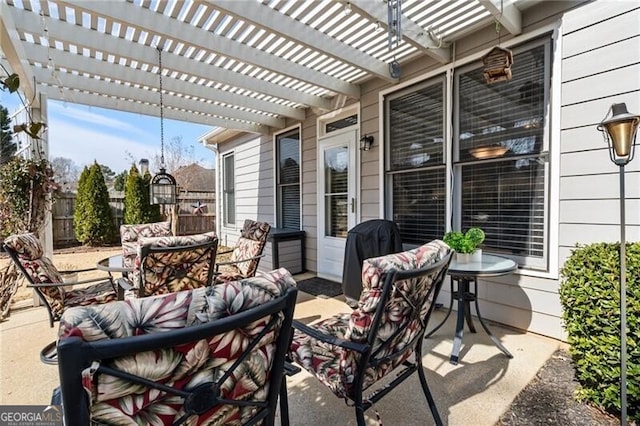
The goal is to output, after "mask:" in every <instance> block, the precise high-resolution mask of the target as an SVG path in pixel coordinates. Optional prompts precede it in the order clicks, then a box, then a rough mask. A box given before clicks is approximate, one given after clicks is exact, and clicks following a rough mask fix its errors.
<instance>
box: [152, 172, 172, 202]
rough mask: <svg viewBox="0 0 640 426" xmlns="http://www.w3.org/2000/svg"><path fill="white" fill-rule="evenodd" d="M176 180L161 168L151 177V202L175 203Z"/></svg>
mask: <svg viewBox="0 0 640 426" xmlns="http://www.w3.org/2000/svg"><path fill="white" fill-rule="evenodd" d="M175 203H176V180H175V178H174V177H173V176H171V175H170V174H169V173H167V172H166V171H165V169H164V167H163V168H161V169H160V173H158V174H156V175H155V176H154V177H153V179H151V204H175Z"/></svg>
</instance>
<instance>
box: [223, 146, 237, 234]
mask: <svg viewBox="0 0 640 426" xmlns="http://www.w3.org/2000/svg"><path fill="white" fill-rule="evenodd" d="M222 167H223V169H224V170H223V180H224V181H223V182H222V191H223V196H224V199H223V203H224V209H223V215H224V217H223V220H224V223H225V225H235V223H236V197H235V176H234V173H235V171H234V170H235V160H234V155H233V154H227V155H225V156H224V157H223V161H222Z"/></svg>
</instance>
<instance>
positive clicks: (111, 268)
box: [96, 254, 133, 300]
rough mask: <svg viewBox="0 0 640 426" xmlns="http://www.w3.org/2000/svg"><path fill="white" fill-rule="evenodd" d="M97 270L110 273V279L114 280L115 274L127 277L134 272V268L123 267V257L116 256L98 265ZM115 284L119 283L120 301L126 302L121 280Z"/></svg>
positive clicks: (100, 261) (101, 261) (99, 262)
mask: <svg viewBox="0 0 640 426" xmlns="http://www.w3.org/2000/svg"><path fill="white" fill-rule="evenodd" d="M96 268H97V269H99V270H101V271H106V272H108V273H109V277H110V278H111V280H112V281H114V280H113V276H112V275H111V274H112V273H114V272H117V273H120V274H122V276H123V277H126V276H127V274H129V273H130V272H133V268H129V267H125V266H123V265H122V255H121V254H115V255H113V256H109V257H105V258H104V259H101V260H99V261H98V263H96ZM114 282H116V283H118V300H124V289H123V288H122V287H121V286H120V285H119V284H120V280H115V281H114Z"/></svg>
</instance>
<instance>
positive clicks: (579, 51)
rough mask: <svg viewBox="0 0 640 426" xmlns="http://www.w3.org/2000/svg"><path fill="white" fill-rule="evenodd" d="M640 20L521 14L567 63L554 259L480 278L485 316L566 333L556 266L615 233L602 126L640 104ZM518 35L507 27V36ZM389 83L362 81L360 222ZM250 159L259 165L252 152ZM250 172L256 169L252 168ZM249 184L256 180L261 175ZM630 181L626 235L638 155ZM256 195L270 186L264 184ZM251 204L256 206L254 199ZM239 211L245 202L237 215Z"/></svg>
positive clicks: (414, 68)
mask: <svg viewBox="0 0 640 426" xmlns="http://www.w3.org/2000/svg"><path fill="white" fill-rule="evenodd" d="M638 22H640V5H638V3H637V2H610V1H594V2H579V1H578V2H576V1H557V2H544V3H541V4H540V5H537V6H535V7H533V8H531V9H528V10H526V11H524V12H523V33H522V35H521V36H518V37H519V38H520V39H521V40H523V41H526V40H528V39H530V38H531V37H532V34H533V32H537V33H538V34H539V35H541V34H542V33H541V31H542V30H543V29H545V28H546V29H548V30H549V31H552V30H553V29H557V30H558V34H559V35H560V36H559V39H557V40H554V42H553V43H552V57H553V60H554V61H556V65H557V61H561V62H560V64H559V66H554V67H553V69H554V71H557V70H561V71H560V72H556V75H554V76H552V93H551V99H552V101H551V102H552V108H551V110H552V111H551V115H550V122H551V140H550V144H551V152H550V154H551V167H550V169H551V172H550V173H551V175H550V176H551V179H552V182H551V185H552V187H554V188H555V189H554V191H553V192H551V193H552V194H553V199H552V200H551V202H552V204H553V205H555V206H556V207H555V208H554V209H552V210H551V213H553V216H552V217H550V218H549V226H550V228H549V232H550V233H551V239H550V241H552V242H554V245H553V246H552V247H551V248H550V250H549V253H550V256H551V259H550V265H552V267H551V270H549V271H548V272H546V273H540V272H535V271H527V270H520V271H518V272H516V273H515V274H512V275H510V276H506V277H499V278H492V279H487V280H481V281H480V282H479V285H478V296H479V303H480V304H481V305H482V308H481V309H482V313H483V316H484V317H486V318H488V319H491V320H494V321H497V322H500V323H503V324H507V325H510V326H513V327H516V328H519V329H523V330H528V331H532V332H536V333H540V334H543V335H547V336H551V337H555V338H559V339H564V338H565V333H564V330H563V329H562V322H561V315H562V309H561V306H560V301H559V296H558V288H559V285H560V278H559V269H560V267H561V266H562V264H563V263H564V261H565V260H566V258H567V257H568V256H569V255H570V253H571V249H572V248H573V247H575V245H576V244H587V243H592V242H598V241H609V242H615V241H618V240H619V201H618V196H619V193H618V190H619V189H618V174H617V172H618V170H617V167H615V166H614V165H613V164H612V163H611V162H610V161H609V157H608V152H607V147H606V144H605V143H604V142H603V139H602V136H601V134H600V133H599V132H598V131H597V130H596V126H597V124H598V123H599V122H600V121H601V120H602V119H603V117H604V116H605V114H606V112H607V111H608V109H609V107H610V105H611V104H612V103H616V102H626V103H627V106H628V108H629V110H630V111H632V112H636V113H637V112H638V111H640V29H639V27H638ZM512 38H513V37H511V36H510V35H507V34H503V37H502V40H503V42H506V41H508V40H510V39H512ZM495 43H496V34H495V28H494V27H492V26H490V27H486V28H483V29H480V30H478V31H476V32H474V33H473V34H470V35H469V36H468V37H466V38H464V39H462V40H460V41H458V42H456V45H455V56H454V58H455V61H456V63H463V62H464V61H465V58H468V57H469V56H470V55H476V56H478V54H479V53H480V52H484V51H486V50H487V49H488V48H490V47H491V46H494V45H495ZM447 67H450V65H448V66H445V67H443V66H442V65H441V64H439V63H437V62H435V61H434V60H432V59H430V58H426V57H422V58H420V59H418V60H415V61H413V62H410V63H407V64H403V66H402V74H403V75H402V82H401V83H400V84H406V82H412V81H415V82H419V81H420V79H424V78H426V77H427V76H428V75H429V74H433V73H434V71H437V72H442V73H444V72H445V70H446V69H447ZM558 86H559V87H558ZM393 87H394V86H393V85H391V84H389V83H386V82H383V81H381V80H377V79H373V80H370V81H367V82H364V83H363V84H362V85H361V93H362V95H361V98H360V114H361V118H360V129H361V134H362V135H365V134H367V135H373V136H374V138H375V142H374V145H373V147H372V149H371V150H370V151H366V152H361V156H360V166H359V168H360V176H359V198H360V204H359V206H360V212H359V213H360V220H361V221H365V220H369V219H375V218H379V217H381V216H383V214H382V210H383V209H382V205H383V192H382V188H381V187H380V185H381V182H382V179H381V177H380V173H381V172H382V167H381V164H380V162H381V161H383V155H382V151H383V150H384V143H385V141H384V135H383V134H382V132H381V125H382V124H381V123H382V121H381V117H380V105H379V99H380V96H379V93H380V91H383V90H384V91H385V92H388V91H389V89H390V88H393ZM316 122H317V115H314V114H309V115H308V117H307V119H306V120H305V121H304V122H303V123H302V211H303V218H302V224H303V229H304V230H305V231H306V253H307V258H306V263H307V269H309V270H311V271H316V270H317V235H316V234H317V219H318V213H317V195H316V192H317V184H316V167H317V166H316V164H317V163H316V160H317V158H316V157H317V153H316V146H317V143H316V135H317V131H316V130H317V129H316ZM258 140H259V139H257V138H254V139H250V140H248V141H245V142H244V143H247V144H249V145H251V146H250V149H249V148H248V150H247V151H246V152H247V153H251V155H256V154H257V153H260V154H261V155H263V154H264V155H267V154H268V155H269V160H267V159H266V157H265V158H262V157H261V161H260V163H261V164H262V166H261V167H265V168H266V170H261V171H260V173H261V176H262V177H261V180H259V181H258V182H259V185H260V186H261V187H262V186H263V185H264V187H265V188H270V196H271V199H267V198H268V197H267V196H265V198H264V200H263V199H262V198H261V199H260V202H265V204H266V205H267V206H268V208H270V209H271V210H272V212H271V219H273V170H272V169H273V160H272V152H271V151H272V142H271V141H270V140H269V141H267V143H265V146H266V147H262V148H259V147H258V146H257V145H255V146H254V145H252V144H255V143H257V141H258ZM236 146H238V147H239V145H236ZM224 147H225V148H226V147H227V144H225V145H224ZM263 150H264V152H262V151H263ZM221 152H222V150H221ZM243 152H244V151H243ZM236 155H238V153H237V154H236ZM237 158H239V157H237ZM246 158H250V157H249V156H247V157H246ZM236 161H238V160H236ZM252 162H253V163H254V165H255V167H258V165H257V162H256V161H255V157H253V159H252ZM246 167H247V170H248V169H249V168H250V166H249V165H247V166H246ZM253 172H254V173H255V172H257V170H256V169H255V168H254V169H253ZM262 179H266V180H270V181H263V180H262ZM252 182H253V185H255V182H256V180H255V178H254V179H253V180H252ZM626 182H627V193H626V195H627V238H628V239H629V240H640V185H639V183H640V160H639V159H636V160H635V161H634V162H632V163H630V164H629V165H628V166H627V167H626ZM246 183H247V188H246V191H247V192H246V193H247V194H249V193H251V194H254V193H255V192H256V190H255V188H253V189H251V190H250V189H249V186H250V185H249V183H250V182H246ZM239 184H240V181H239ZM239 190H240V189H239ZM258 193H259V194H260V195H263V194H264V193H263V192H262V191H259V190H258ZM249 207H250V206H248V205H247V206H243V208H244V210H243V214H244V213H245V212H249V211H250V208H249ZM252 208H253V209H254V210H255V208H256V206H255V200H254V203H253V205H252ZM268 208H267V209H268ZM256 213H257V212H256ZM261 213H264V212H261ZM265 217H267V215H266V214H265ZM242 218H243V216H242V214H241V213H240V210H239V212H238V220H239V221H240V220H241V219H242ZM556 242H557V243H556ZM556 265H557V266H556ZM449 298H450V291H449V288H448V285H446V286H445V289H444V290H443V294H442V297H441V301H442V302H444V303H446V304H448V302H449Z"/></svg>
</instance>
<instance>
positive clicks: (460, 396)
mask: <svg viewBox="0 0 640 426" xmlns="http://www.w3.org/2000/svg"><path fill="white" fill-rule="evenodd" d="M348 311H349V308H348V307H347V305H346V304H345V303H343V302H342V300H340V298H333V299H329V298H323V297H314V296H311V295H308V294H306V293H300V294H299V297H298V303H297V305H296V312H295V317H296V318H297V319H300V320H302V321H303V322H305V323H309V322H313V321H316V320H318V319H323V318H326V317H328V316H331V315H333V314H335V313H338V312H348ZM443 316H444V312H442V310H437V311H436V312H435V313H434V317H433V318H432V322H431V323H432V325H433V324H438V322H439V321H440V320H442V318H443ZM454 317H455V315H452V316H451V317H450V318H449V319H448V321H447V323H446V324H445V325H444V326H443V327H442V328H441V329H440V330H438V332H437V333H436V334H435V335H433V336H432V337H431V338H429V339H427V340H425V341H424V347H423V353H424V354H425V355H424V358H423V361H424V365H425V367H426V368H427V380H428V382H429V386H430V388H431V391H432V393H433V395H434V398H435V400H436V404H437V406H438V408H439V411H440V415H441V417H442V419H443V421H444V423H445V424H448V425H474V426H483V425H487V426H489V425H495V424H496V422H497V421H498V419H499V418H500V416H501V414H502V413H503V412H505V411H506V410H507V409H508V407H509V406H510V404H511V402H512V401H513V400H514V398H515V397H516V396H517V395H518V393H519V392H520V391H521V390H522V389H523V388H524V387H525V386H526V385H527V383H529V382H530V381H531V380H532V379H533V378H534V377H535V374H536V372H537V371H538V370H539V369H540V368H541V367H542V365H543V364H544V363H545V361H546V360H547V359H548V358H549V357H550V356H551V354H552V353H553V352H554V351H555V350H556V349H557V348H558V347H559V346H560V345H562V342H559V341H557V340H553V339H548V338H544V337H541V336H538V335H535V334H530V333H522V332H519V331H517V330H513V329H509V328H505V327H501V326H499V325H497V324H491V329H492V331H493V333H494V334H495V335H496V336H497V337H498V338H500V339H501V341H502V342H503V344H504V345H505V346H506V347H507V348H508V349H509V350H510V351H511V353H513V355H514V358H513V359H508V358H507V357H506V356H504V355H503V354H502V352H500V350H499V349H498V348H497V347H495V346H494V345H493V343H492V342H491V340H489V338H488V336H487V335H486V334H485V333H484V331H483V330H482V329H481V328H479V329H478V333H476V334H471V333H469V332H466V333H465V336H464V340H463V347H462V351H461V353H460V354H461V361H460V363H459V364H458V365H455V366H454V365H451V364H450V363H449V355H450V352H451V346H452V342H453V331H454V328H455V322H454V321H455V318H454ZM476 322H477V321H476ZM55 330H56V329H54V328H50V327H49V321H48V318H47V313H46V310H45V309H44V308H43V307H39V308H28V309H21V310H15V311H13V312H12V313H11V316H10V317H9V319H8V320H6V321H4V322H2V323H0V345H1V348H0V405H8V404H20V405H25V404H38V405H41V404H48V403H49V401H50V397H51V390H52V389H53V388H55V387H56V386H57V385H58V371H57V368H56V367H55V366H51V365H44V364H42V363H41V362H40V360H39V351H40V349H41V348H42V347H43V346H44V345H46V344H47V343H49V342H51V341H53V340H54V339H55V335H56V331H55ZM287 383H288V394H289V413H290V419H291V424H292V425H305V426H306V425H327V424H332V425H355V424H356V422H355V416H354V410H353V408H351V407H348V406H346V405H345V403H344V402H343V401H342V400H340V399H338V398H336V397H335V396H334V395H333V394H332V393H331V392H330V391H329V390H328V389H327V388H326V387H324V386H323V385H321V384H320V383H319V382H318V381H317V380H316V379H314V378H313V377H312V376H311V375H309V374H308V373H306V372H304V371H303V372H302V373H299V374H297V375H296V376H294V377H292V378H289V379H288V381H287ZM374 410H376V411H377V412H378V413H379V415H380V417H381V420H382V422H383V423H384V424H387V425H403V426H405V425H406V426H409V425H429V424H433V420H432V418H431V414H430V412H429V408H428V406H427V404H426V399H425V397H424V395H423V393H422V390H421V387H420V383H419V380H418V377H417V375H414V377H411V378H409V379H407V380H406V381H405V383H403V384H402V385H401V386H400V387H398V388H397V389H396V390H395V391H394V392H392V393H390V394H389V395H387V396H386V397H385V398H383V399H382V400H381V401H380V402H378V403H377V404H376V405H375V406H374V407H373V408H372V409H370V410H368V412H367V421H368V424H378V421H377V419H376V413H375V411H374Z"/></svg>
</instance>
